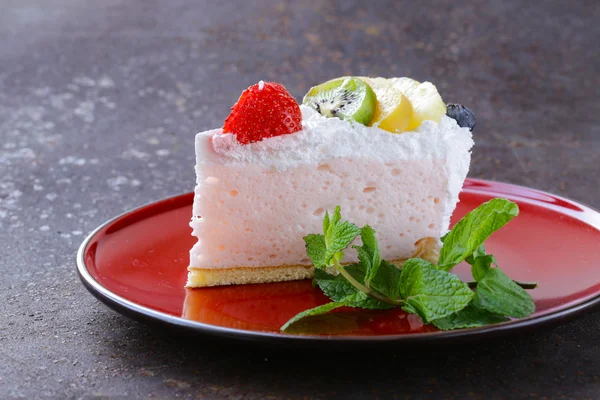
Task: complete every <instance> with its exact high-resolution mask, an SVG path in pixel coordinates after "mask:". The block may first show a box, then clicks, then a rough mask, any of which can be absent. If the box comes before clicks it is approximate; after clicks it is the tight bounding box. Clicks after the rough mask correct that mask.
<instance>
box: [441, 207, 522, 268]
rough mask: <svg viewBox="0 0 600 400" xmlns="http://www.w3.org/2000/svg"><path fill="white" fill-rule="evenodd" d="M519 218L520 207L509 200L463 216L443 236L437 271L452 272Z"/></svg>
mask: <svg viewBox="0 0 600 400" xmlns="http://www.w3.org/2000/svg"><path fill="white" fill-rule="evenodd" d="M518 214H519V207H518V206H517V205H516V204H515V203H513V202H511V201H509V200H506V199H492V200H490V201H488V202H487V203H484V204H482V205H480V206H479V207H477V208H476V209H475V210H473V211H471V212H470V213H468V214H467V215H465V216H464V218H463V219H461V220H460V221H458V223H457V224H456V225H455V226H454V228H452V230H451V231H450V232H449V233H448V234H447V235H446V236H444V238H443V239H444V240H443V243H444V244H443V246H442V249H441V250H440V257H439V261H438V268H439V269H441V270H444V271H450V270H451V269H452V268H453V267H454V266H455V265H456V264H458V263H460V262H461V261H463V260H464V259H465V258H467V257H468V256H470V255H471V254H473V252H474V251H475V250H476V249H477V248H478V247H479V246H481V244H483V242H484V241H485V240H486V239H487V238H488V237H489V236H490V235H491V234H492V233H493V232H494V231H496V230H498V229H500V228H502V227H503V226H504V225H505V224H506V223H508V222H509V221H510V220H511V219H513V218H514V217H516V216H517V215H518Z"/></svg>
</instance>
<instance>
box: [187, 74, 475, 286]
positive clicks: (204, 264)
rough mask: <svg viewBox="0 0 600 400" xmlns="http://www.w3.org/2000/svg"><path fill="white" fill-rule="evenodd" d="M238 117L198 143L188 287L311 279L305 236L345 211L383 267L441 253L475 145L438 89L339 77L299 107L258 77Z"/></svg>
mask: <svg viewBox="0 0 600 400" xmlns="http://www.w3.org/2000/svg"><path fill="white" fill-rule="evenodd" d="M232 110H233V111H232V114H231V115H230V116H229V117H228V119H227V120H226V121H225V125H224V127H223V129H215V130H211V131H206V132H201V133H198V134H197V135H196V143H195V147H196V176H197V179H196V188H195V196H194V206H193V218H192V221H191V224H190V225H191V227H192V228H193V233H192V234H193V235H194V236H196V237H197V238H198V242H197V243H196V244H195V245H194V247H193V248H192V249H191V251H190V265H189V268H188V270H189V274H188V282H187V286H188V287H201V286H217V285H231V284H249V283H260V282H276V281H288V280H296V279H305V278H310V277H312V274H313V268H312V266H311V263H310V261H309V259H308V257H307V255H306V250H305V247H304V240H303V237H304V236H306V235H308V234H311V233H316V232H321V231H322V221H323V215H324V213H325V212H326V210H329V212H330V213H331V211H332V210H333V209H334V208H335V207H336V206H338V205H339V206H341V209H342V212H343V214H344V215H345V216H346V217H347V218H348V219H350V220H352V221H353V222H355V223H356V224H357V225H359V226H363V225H366V224H369V225H371V226H372V227H373V228H374V229H375V230H376V231H377V237H378V239H379V243H380V247H381V253H382V254H381V256H382V258H383V259H387V260H395V261H397V262H401V261H402V260H403V259H406V258H410V257H413V256H421V257H427V256H429V257H435V251H436V248H437V245H438V243H439V238H440V236H441V235H443V234H444V233H446V232H447V230H448V226H449V222H450V216H451V215H452V212H453V211H454V208H455V207H456V203H457V202H458V194H459V192H460V190H461V188H462V185H463V182H464V179H465V177H466V175H467V171H468V169H469V163H470V149H471V147H472V145H473V141H472V137H471V132H470V129H469V127H461V126H459V124H458V123H457V119H453V118H450V117H449V116H447V115H446V105H445V104H444V103H443V102H442V100H441V98H440V96H439V94H438V93H437V90H436V89H435V86H433V85H431V84H430V83H423V84H420V83H418V82H415V81H412V80H410V79H406V78H401V79H389V80H385V79H382V78H376V79H368V78H362V79H361V78H340V79H337V80H333V81H329V82H326V83H324V84H323V85H320V86H317V87H315V88H313V89H311V91H310V92H309V93H308V94H307V95H306V97H305V98H304V102H303V105H301V106H299V105H298V104H297V103H296V102H295V100H293V98H292V97H291V96H290V95H289V94H288V93H287V91H286V90H285V89H284V88H283V87H282V86H281V85H279V84H275V83H264V82H262V81H261V82H260V83H259V84H257V85H254V86H251V87H250V88H248V89H247V90H246V91H244V92H243V93H242V96H241V97H240V99H239V100H238V102H237V103H236V105H235V106H234V107H233V108H232ZM466 110H468V109H466ZM449 115H451V114H449ZM463 125H464V124H463ZM424 253H426V254H424ZM352 257H354V258H355V259H356V255H355V254H354V255H352V254H348V257H347V259H348V260H350V261H351V260H352Z"/></svg>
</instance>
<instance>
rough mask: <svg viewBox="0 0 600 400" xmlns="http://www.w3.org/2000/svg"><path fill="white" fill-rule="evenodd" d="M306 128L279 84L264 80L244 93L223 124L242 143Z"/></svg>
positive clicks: (293, 104) (290, 97)
mask: <svg viewBox="0 0 600 400" xmlns="http://www.w3.org/2000/svg"><path fill="white" fill-rule="evenodd" d="M301 129H302V112H301V111H300V107H299V106H298V103H297V102H296V100H294V98H293V97H292V96H291V95H290V94H289V92H288V91H287V90H286V89H285V88H284V87H283V86H282V85H281V84H279V83H275V82H263V81H260V82H259V83H257V84H256V85H253V86H250V87H249V88H248V89H246V90H244V91H243V92H242V94H241V96H240V98H239V99H238V101H237V103H235V104H234V106H233V107H232V108H231V114H229V117H227V119H226V120H225V124H224V125H223V132H224V133H233V134H234V135H235V136H236V138H237V140H238V142H240V143H242V144H248V143H253V142H258V141H261V140H263V139H265V138H268V137H273V136H280V135H286V134H290V133H294V132H298V131H299V130H301Z"/></svg>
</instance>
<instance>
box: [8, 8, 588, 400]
mask: <svg viewBox="0 0 600 400" xmlns="http://www.w3.org/2000/svg"><path fill="white" fill-rule="evenodd" d="M366 4H367V2H363V1H311V2H308V1H294V2H289V3H279V2H274V1H248V2H241V1H240V2H233V1H229V2H228V1H221V2H210V1H191V0H177V1H169V2H167V1H162V2H159V1H154V0H148V1H142V0H130V1H123V0H102V1H91V0H81V1H75V0H46V1H38V2H36V1H33V0H8V1H7V0H0V273H1V275H0V276H1V278H0V398H26V399H35V398H60V399H66V398H84V399H95V398H147V397H158V398H175V397H178V398H215V399H221V398H237V399H242V398H243V399H265V398H273V399H274V398H293V399H303V398H311V399H312V398H323V399H325V398H340V399H347V398H371V397H372V398H382V399H385V398H432V399H434V398H435V399H439V398H457V399H462V398H473V399H483V398H486V399H488V398H506V399H516V398H534V397H535V398H548V399H559V398H578V399H583V398H590V399H591V398H599V397H600V347H599V344H598V332H599V331H600V314H599V313H598V312H597V311H596V312H591V313H589V314H588V315H586V316H584V317H583V318H581V319H579V320H577V321H576V322H573V323H571V324H568V325H565V326H563V327H559V328H555V329H552V330H546V331H543V332H539V333H535V334H530V335H525V336H518V337H512V338H507V339H502V340H496V341H491V342H484V343H477V344H471V345H464V346H453V347H452V348H445V349H432V350H430V351H419V352H410V353H394V354H372V355H371V354H364V353H360V354H357V352H356V351H354V350H353V349H351V348H349V349H348V351H347V353H345V354H342V355H340V354H337V355H326V354H322V353H310V354H298V353H275V352H273V351H270V350H269V349H264V348H259V347H252V348H250V347H248V346H246V347H239V346H233V347H228V346H227V345H223V344H220V345H213V344H210V345H206V344H205V343H204V342H203V341H198V340H196V341H194V340H189V339H186V338H181V337H176V336H171V335H169V334H168V333H165V332H157V331H155V330H154V329H153V328H148V327H146V326H144V325H141V324H138V323H136V322H133V321H130V320H128V319H127V318H125V317H122V316H120V315H119V314H117V313H115V312H113V311H111V310H109V309H107V308H106V307H105V306H103V305H102V304H100V303H99V302H98V301H96V300H95V299H94V298H93V297H92V296H91V295H90V294H89V293H88V292H87V291H86V290H85V289H84V288H83V286H82V285H81V284H80V282H79V280H78V278H77V276H76V274H75V269H74V256H75V251H76V249H77V247H78V245H79V243H80V242H81V240H82V239H83V237H84V235H86V234H87V233H88V232H89V231H91V230H92V229H93V228H95V227H96V226H97V225H99V224H100V223H102V222H103V221H105V220H107V219H108V218H110V217H112V216H114V215H116V214H119V213H121V212H122V211H124V210H128V209H130V208H133V207H135V206H138V205H141V204H144V203H147V202H149V201H152V200H156V199H160V198H163V197H166V196H168V195H171V194H177V193H181V192H186V191H190V190H192V186H193V182H194V171H193V168H192V165H193V157H194V154H193V147H192V141H193V135H194V133H195V132H197V131H200V130H204V129H207V128H211V127H216V126H221V124H222V121H223V120H224V118H225V117H226V116H227V114H228V112H229V107H230V106H231V105H232V104H233V102H234V101H235V100H236V99H237V97H238V96H239V93H240V91H241V90H242V89H244V88H245V87H247V86H248V85H250V84H253V83H255V82H257V81H258V80H259V79H265V80H276V81H279V82H281V83H283V84H284V85H286V86H287V87H288V89H289V90H290V91H291V93H292V94H293V95H294V96H296V97H297V98H301V96H302V95H303V94H304V93H305V92H306V90H307V89H308V88H309V87H310V86H311V85H312V84H315V83H319V82H321V81H323V80H325V79H329V78H331V77H335V76H339V75H343V74H356V75H363V74H368V75H375V76H377V75H379V76H403V75H405V76H411V77H414V78H416V79H418V80H430V81H432V82H434V83H435V84H436V85H437V86H438V88H439V90H440V92H441V93H442V96H443V97H444V99H445V100H447V101H456V102H461V103H464V104H466V105H468V106H469V107H471V108H472V109H473V110H475V112H476V115H477V118H478V120H477V121H478V123H477V130H476V138H475V140H476V148H475V149H474V159H473V164H472V169H471V172H470V176H472V177H483V178H486V179H492V180H500V181H508V182H512V183H517V184H522V185H526V186H531V187H535V188H539V189H543V190H547V191H550V192H553V193H556V194H560V195H563V196H567V197H570V198H573V199H575V200H579V201H582V202H584V203H587V204H589V205H591V206H593V207H595V208H600V185H598V174H599V172H600V166H599V165H600V162H599V161H600V156H599V154H600V151H599V145H600V118H599V114H600V103H599V100H598V98H599V91H598V87H599V84H600V79H599V75H598V71H599V70H600V60H599V57H598V41H599V39H600V31H599V28H598V21H599V20H600V13H599V8H598V7H597V3H596V2H595V1H577V2H564V1H544V2H532V1H512V0H511V1H503V2H492V1H490V2H484V1H473V2H456V1H437V2H400V1H398V2H397V1H373V2H370V5H368V6H367V5H366ZM565 267H566V268H567V267H568V266H565Z"/></svg>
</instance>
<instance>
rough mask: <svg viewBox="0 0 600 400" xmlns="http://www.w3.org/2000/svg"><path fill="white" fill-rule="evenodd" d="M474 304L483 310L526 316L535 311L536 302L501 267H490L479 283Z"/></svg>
mask: <svg viewBox="0 0 600 400" xmlns="http://www.w3.org/2000/svg"><path fill="white" fill-rule="evenodd" d="M473 305H474V306H475V307H477V308H479V309H481V310H487V311H489V312H492V313H494V314H500V315H506V316H509V317H514V318H524V317H527V316H529V315H531V314H533V312H534V311H535V303H534V302H533V299H532V298H531V296H530V295H529V293H527V292H526V291H525V289H523V288H522V287H520V286H519V285H517V284H516V283H514V282H513V281H512V280H511V279H510V278H509V277H508V276H507V275H506V274H505V273H504V272H502V270H501V269H500V268H490V269H489V270H488V271H487V272H486V274H485V276H484V277H483V279H481V280H480V281H479V282H478V283H477V289H476V290H475V297H474V298H473Z"/></svg>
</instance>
